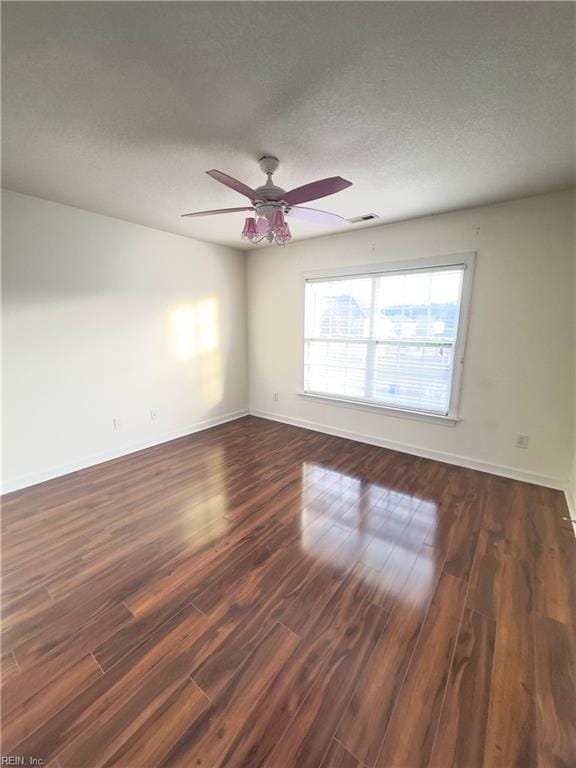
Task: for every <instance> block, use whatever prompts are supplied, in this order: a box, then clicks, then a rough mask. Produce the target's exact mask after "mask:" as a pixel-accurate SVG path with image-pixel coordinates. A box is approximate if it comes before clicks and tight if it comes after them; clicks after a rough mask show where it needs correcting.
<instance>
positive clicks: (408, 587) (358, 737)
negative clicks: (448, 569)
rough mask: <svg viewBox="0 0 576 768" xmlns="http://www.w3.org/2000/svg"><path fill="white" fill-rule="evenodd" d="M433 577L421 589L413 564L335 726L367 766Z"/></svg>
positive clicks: (373, 760)
mask: <svg viewBox="0 0 576 768" xmlns="http://www.w3.org/2000/svg"><path fill="white" fill-rule="evenodd" d="M438 578H439V574H438V573H437V574H436V575H435V576H432V578H431V579H430V582H429V584H428V589H427V590H426V591H425V592H424V593H423V592H422V591H420V590H421V574H420V571H419V568H417V567H415V566H413V569H412V571H411V573H410V574H409V577H408V579H407V581H406V582H405V583H404V584H403V586H402V591H401V593H400V594H399V595H398V598H397V602H396V605H395V607H394V609H393V610H392V612H391V614H390V617H389V619H388V622H387V624H386V627H385V628H384V632H383V633H382V636H381V637H380V639H379V640H378V643H377V645H376V649H375V651H374V654H373V656H372V657H371V659H370V661H369V663H368V664H367V665H366V667H365V669H364V672H363V674H362V675H361V676H360V678H359V681H358V684H357V686H356V688H355V690H354V693H353V696H352V698H351V700H350V703H349V704H348V706H347V708H346V711H345V714H344V716H343V718H342V721H341V722H340V725H339V727H338V730H337V732H336V736H337V738H338V740H339V741H340V742H341V743H342V745H343V746H344V747H346V749H348V750H349V751H350V752H352V754H354V755H356V756H357V757H358V758H359V759H360V760H361V762H362V763H364V764H366V765H368V766H373V765H375V763H376V758H377V756H378V753H379V751H380V746H381V744H382V741H383V738H384V734H385V732H386V728H387V726H388V723H389V720H390V717H391V714H392V710H393V708H394V705H395V703H396V701H397V700H398V696H399V695H400V691H401V688H402V684H403V682H404V678H405V675H406V671H407V669H408V665H409V663H410V660H411V658H412V654H413V652H414V649H415V647H416V644H417V642H418V638H419V637H420V632H421V630H422V626H423V624H424V620H425V618H426V615H427V612H428V608H429V606H430V603H431V601H432V598H433V595H434V591H435V588H436V583H437V580H438ZM419 591H420V594H418V592H419Z"/></svg>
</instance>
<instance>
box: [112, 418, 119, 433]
mask: <svg viewBox="0 0 576 768" xmlns="http://www.w3.org/2000/svg"><path fill="white" fill-rule="evenodd" d="M112 427H113V428H114V432H119V431H120V419H117V418H113V419H112Z"/></svg>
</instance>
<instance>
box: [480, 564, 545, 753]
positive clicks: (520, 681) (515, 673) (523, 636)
mask: <svg viewBox="0 0 576 768" xmlns="http://www.w3.org/2000/svg"><path fill="white" fill-rule="evenodd" d="M533 620H534V616H533V590H532V574H531V571H530V568H529V566H528V564H527V563H526V562H525V561H524V560H517V559H516V558H512V557H509V558H508V559H507V560H506V563H505V564H504V572H503V579H502V599H501V601H500V611H499V614H498V622H497V626H496V641H495V649H494V661H493V664H492V686H491V692H490V709H489V715H488V726H487V730H486V748H485V762H484V764H485V765H486V766H490V768H492V766H494V767H495V768H496V767H497V766H502V768H510V766H518V768H520V766H522V768H530V766H535V765H537V751H536V709H535V701H534V633H533Z"/></svg>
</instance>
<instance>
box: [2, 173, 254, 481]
mask: <svg viewBox="0 0 576 768" xmlns="http://www.w3.org/2000/svg"><path fill="white" fill-rule="evenodd" d="M79 183H81V181H79ZM2 245H3V254H2V256H3V286H2V287H3V369H4V384H3V391H4V409H3V414H4V418H3V422H4V423H3V427H4V432H3V448H4V451H3V453H4V456H3V459H4V461H3V488H4V490H10V489H13V488H16V487H19V486H22V485H26V484H30V483H32V482H37V481H38V480H41V479H44V478H46V477H49V476H54V475H56V474H61V473H62V472H65V471H70V470H71V469H74V468H77V467H79V466H83V465H87V464H91V463H95V462H96V461H98V460H101V459H103V458H105V457H108V456H110V455H118V454H120V453H123V452H128V451H130V450H133V449H137V448H139V447H142V446H143V445H146V444H153V443H157V442H162V441H163V440H165V439H169V438H171V437H174V436H178V435H180V434H185V433H187V432H190V431H192V429H194V428H195V427H196V426H198V425H199V424H201V423H202V422H205V421H207V420H210V421H212V420H217V419H219V418H221V417H225V416H227V415H229V414H235V413H237V412H239V411H241V410H242V409H245V408H246V406H247V375H246V338H245V336H246V334H245V331H246V328H245V257H244V255H243V254H241V253H239V252H236V251H234V250H232V249H230V248H225V247H221V246H214V245H208V244H205V243H200V242H196V241H194V240H190V239H188V238H185V237H179V236H177V235H170V234H167V233H164V232H159V231H156V230H153V229H149V228H146V227H142V226H137V225H134V224H129V223H127V222H124V221H120V220H117V219H112V218H108V217H105V216H99V215H96V214H93V213H88V212H87V211H83V210H80V209H77V208H70V207H68V206H63V205H57V204H55V203H50V202H46V201H44V200H39V199H37V198H33V197H27V196H24V195H19V194H15V193H11V192H4V193H3V233H2ZM150 411H154V412H155V413H156V419H155V420H152V419H151V417H150ZM113 419H118V420H119V424H120V429H119V430H118V431H114V429H113Z"/></svg>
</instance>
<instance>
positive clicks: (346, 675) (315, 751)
mask: <svg viewBox="0 0 576 768" xmlns="http://www.w3.org/2000/svg"><path fill="white" fill-rule="evenodd" d="M386 618H387V617H386V614H385V613H384V612H383V611H382V609H381V608H379V607H378V606H376V605H374V604H373V603H368V604H366V605H364V606H363V607H362V609H361V611H360V612H359V613H358V614H357V616H356V617H355V620H354V622H353V625H352V626H350V627H349V628H348V630H347V631H346V632H345V633H344V636H343V637H342V639H341V641H340V643H339V644H338V646H337V647H336V649H335V651H334V652H333V653H332V654H331V656H330V658H329V660H328V664H327V668H326V671H325V673H324V674H323V675H322V679H321V680H319V681H318V683H317V684H316V685H314V686H313V687H312V688H311V690H310V693H309V694H308V696H307V697H306V699H305V700H304V702H303V704H302V705H301V707H300V708H299V709H298V711H297V713H296V715H295V716H294V718H293V719H292V722H291V723H290V725H289V727H288V729H287V730H286V732H285V733H284V736H283V737H282V738H281V739H280V742H279V743H278V745H277V747H276V749H275V750H274V751H273V753H272V755H271V756H270V758H269V759H268V760H267V761H266V763H265V765H266V766H269V768H272V767H273V766H279V765H281V766H283V767H284V768H292V767H293V768H309V767H312V766H314V768H316V766H318V765H319V764H320V763H321V762H322V759H323V757H324V755H325V753H326V750H327V749H328V747H329V746H330V742H331V740H332V737H333V735H334V733H335V730H336V728H337V727H338V723H339V721H340V718H341V717H342V715H343V713H344V711H345V709H346V706H347V705H348V701H349V699H350V696H351V695H352V691H353V689H354V686H355V685H356V682H357V681H358V678H359V677H360V675H361V674H362V671H363V669H364V667H365V666H366V664H367V663H368V661H369V659H370V657H371V655H372V652H373V650H374V648H375V646H376V643H377V642H378V639H379V637H380V635H381V634H382V631H383V629H384V626H385V624H386Z"/></svg>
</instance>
